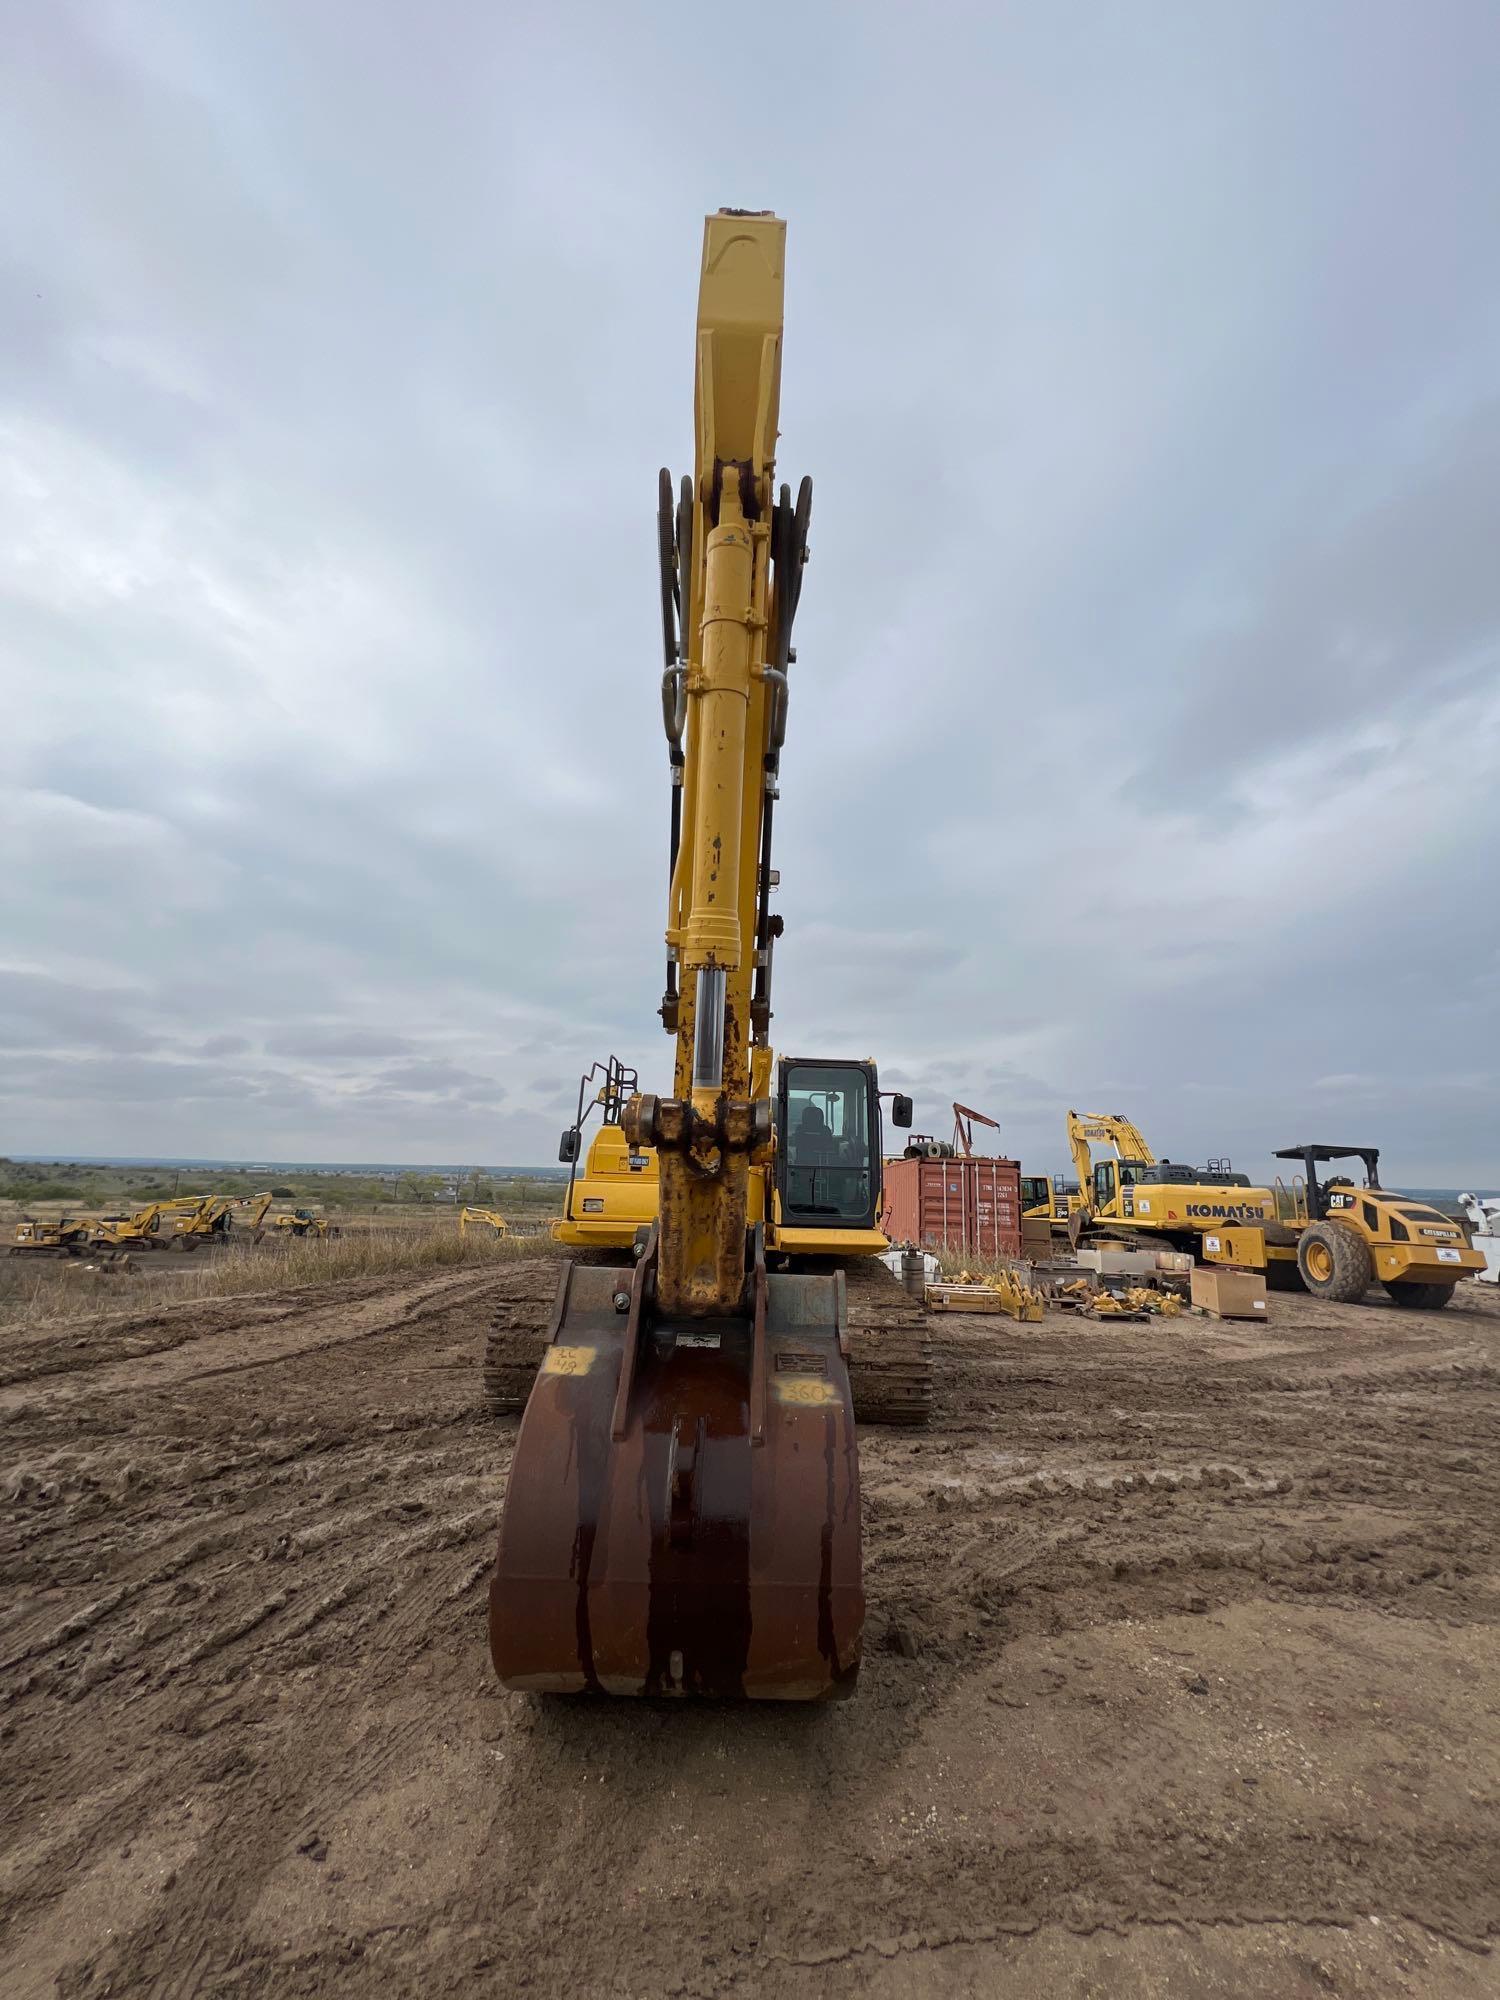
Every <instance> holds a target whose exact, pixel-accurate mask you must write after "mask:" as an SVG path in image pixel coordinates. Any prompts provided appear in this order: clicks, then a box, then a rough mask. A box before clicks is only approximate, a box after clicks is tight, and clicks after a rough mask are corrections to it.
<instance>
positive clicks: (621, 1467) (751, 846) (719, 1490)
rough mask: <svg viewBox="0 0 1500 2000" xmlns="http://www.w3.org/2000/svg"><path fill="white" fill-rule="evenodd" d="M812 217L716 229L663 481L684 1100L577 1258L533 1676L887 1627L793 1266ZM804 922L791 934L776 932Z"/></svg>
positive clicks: (530, 1414)
mask: <svg viewBox="0 0 1500 2000" xmlns="http://www.w3.org/2000/svg"><path fill="white" fill-rule="evenodd" d="M785 234H786V231H785V225H784V223H782V222H781V221H779V220H778V219H777V218H776V217H775V216H772V215H755V214H745V213H743V212H741V211H737V210H721V211H720V212H719V213H718V214H717V215H712V216H710V217H709V218H708V221H707V223H706V226H705V230H704V242H703V261H702V267H701V273H700V284H699V299H698V331H697V345H696V374H695V393H694V428H695V444H696V448H695V469H694V475H693V477H692V479H691V480H686V481H684V482H683V487H682V490H681V493H680V495H679V496H678V498H677V500H676V503H675V506H674V502H673V489H672V483H671V479H670V476H669V475H668V474H666V473H663V474H662V476H661V482H660V497H659V510H658V531H659V542H660V549H661V555H662V605H663V624H664V640H665V671H664V674H663V684H662V710H663V719H664V722H665V725H666V733H667V742H668V759H669V765H670V769H671V776H672V785H673V810H672V852H671V879H670V886H669V892H668V906H667V929H666V941H667V950H668V970H667V987H666V993H665V995H664V998H663V1001H662V1019H663V1022H664V1024H665V1026H666V1027H667V1029H668V1031H669V1033H671V1034H672V1035H673V1036H674V1039H675V1062H674V1070H673V1085H672V1095H671V1096H670V1097H656V1096H652V1095H645V1096H642V1095H636V1096H634V1097H632V1098H631V1099H630V1101H629V1102H628V1103H626V1104H625V1105H624V1107H623V1110H622V1113H621V1128H622V1130H623V1133H624V1136H625V1139H626V1141H627V1143H628V1144H629V1146H630V1147H632V1148H651V1149H653V1150H654V1152H655V1155H656V1160H657V1169H658V1174H659V1178H660V1195H659V1211H658V1220H657V1222H656V1223H655V1225H654V1226H652V1227H651V1228H650V1230H649V1234H648V1238H647V1242H646V1245H645V1248H644V1251H643V1253H642V1254H641V1256H640V1257H639V1258H638V1259H637V1261H636V1264H635V1267H634V1270H633V1271H631V1272H628V1273H626V1272H622V1271H618V1270H609V1269H606V1268H600V1267H590V1266H575V1265H570V1266H568V1267H567V1269H566V1271H565V1273H564V1278H563V1283H562V1287H561V1290H560V1293H559V1297H558V1300H557V1304H556V1308H555V1313H554V1321H553V1330H552V1335H551V1339H550V1342H549V1344H548V1347H547V1350H546V1353H545V1355H544V1357H543V1360H542V1364H541V1368H540V1372H539V1373H538V1375H537V1378H536V1383H535V1386H534V1388H533V1389H532V1392H531V1396H530V1400H529V1401H528V1403H527V1406H526V1411H525V1415H524V1417H523V1418H522V1422H521V1430H520V1435H519V1437H518V1439H517V1442H516V1450H515V1456H514V1459H513V1461H512V1465H511V1473H510V1482H509V1486H508V1489H507V1494H506V1502H505V1512H504V1516H503V1519H502V1522H501V1530H500V1546H499V1552H498V1555H497V1559H496V1566H495V1574H494V1579H493V1582H492V1585H491V1591H490V1648H491V1653H492V1656H493V1659H494V1663H495V1667H496V1670H497V1672H498V1673H499V1675H500V1677H501V1679H502V1680H503V1681H505V1682H506V1684H507V1685H509V1686H511V1687H516V1688H525V1689H533V1690H539V1691H552V1692H578V1691H582V1690H584V1689H603V1690H605V1691H607V1692H611V1693H618V1694H713V1695H752V1696H760V1697H769V1698H779V1699H802V1700H807V1699H818V1698H821V1697H826V1696H829V1695H837V1694H847V1693H848V1692H849V1691H850V1690H851V1689H852V1687H853V1685H854V1679H855V1675H856V1674H857V1671H858V1667H859V1658H860V1640H861V1633H862V1628H863V1622H864V1595H863V1586H862V1581H861V1571H860V1518H859V1470H858V1460H857V1456H856V1449H855V1436H854V1417H853V1406H852V1399H851V1394H850V1386H849V1372H848V1343H847V1339H846V1330H845V1314H844V1279H843V1275H842V1273H841V1272H837V1271H835V1272H833V1273H830V1274H827V1275H823V1276H817V1277H809V1276H800V1275H799V1276H787V1275H780V1274H777V1275H772V1274H770V1273H768V1271H767V1269H766V1262H765V1249H764V1230H763V1226H762V1225H761V1224H755V1225H753V1226H752V1224H751V1220H750V1202H749V1187H750V1178H751V1170H752V1168H754V1167H757V1166H764V1165H766V1164H767V1163H769V1161H770V1160H771V1158H772V1156H773V1153H774V1148H775V1138H774V1121H773V1111H772V1100H771V1053H770V1048H769V1042H768V1028H769V1021H770V998H769V995H770V959H771V942H772V936H773V922H772V919H771V918H770V916H769V913H768V907H767V904H768V897H769V893H770V888H771V881H772V871H771V866H770V855H771V840H770V833H771V808H772V802H773V801H774V799H775V796H776V779H777V774H778V768H779V754H780V749H781V742H782V736H783V733H784V730H785V726H786V689H787V666H788V663H789V661H790V658H791V648H790V636H791V629H792V618H793V615H794V613H795V610H796V604H797V598H798V595H799V593H800V588H801V574H802V565H803V563H804V561H805V558H806V537H807V524H808V518H809V512H810V506H811V488H810V483H809V482H807V481H804V482H803V485H802V490H801V492H800V494H799V496H798V500H797V502H796V504H795V505H794V504H793V502H792V499H791V494H790V491H789V489H788V488H786V487H782V488H781V490H780V492H779V493H778V492H777V490H776V488H775V485H774V474H775V466H774V453H775V447H776V437H777V423H778V410H779V403H780V384H781V338H782V288H783V254H784V248H785ZM778 928H779V927H778Z"/></svg>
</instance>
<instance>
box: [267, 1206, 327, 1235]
mask: <svg viewBox="0 0 1500 2000" xmlns="http://www.w3.org/2000/svg"><path fill="white" fill-rule="evenodd" d="M270 1226H271V1228H272V1229H274V1230H275V1231H276V1232H277V1234H278V1235H279V1236H281V1237H282V1238H283V1240H284V1239H285V1238H286V1237H288V1236H315V1237H316V1238H317V1239H318V1241H319V1242H320V1243H326V1242H327V1241H328V1239H329V1238H330V1237H334V1236H338V1235H340V1234H341V1231H340V1229H339V1227H338V1224H337V1223H334V1222H330V1221H329V1220H328V1217H327V1216H326V1215H314V1214H313V1212H312V1210H311V1209H310V1208H288V1209H283V1210H282V1212H281V1214H280V1215H273V1216H272V1218H271V1223H270Z"/></svg>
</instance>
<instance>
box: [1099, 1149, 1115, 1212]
mask: <svg viewBox="0 0 1500 2000" xmlns="http://www.w3.org/2000/svg"><path fill="white" fill-rule="evenodd" d="M1119 1208H1120V1171H1119V1163H1118V1161H1115V1160H1100V1161H1099V1163H1098V1164H1097V1166H1096V1167H1095V1168H1094V1212H1095V1214H1096V1215H1118V1214H1119Z"/></svg>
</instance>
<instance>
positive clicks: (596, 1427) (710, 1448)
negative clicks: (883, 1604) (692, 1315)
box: [490, 1246, 864, 1701]
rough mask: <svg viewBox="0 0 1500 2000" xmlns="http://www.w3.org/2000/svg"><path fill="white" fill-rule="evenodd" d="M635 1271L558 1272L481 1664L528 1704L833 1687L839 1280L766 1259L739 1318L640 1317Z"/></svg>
mask: <svg viewBox="0 0 1500 2000" xmlns="http://www.w3.org/2000/svg"><path fill="white" fill-rule="evenodd" d="M653 1251H654V1246H653ZM652 1267H653V1256H652V1254H650V1253H648V1256H647V1257H644V1258H643V1259H642V1260H641V1262H640V1263H638V1264H637V1265H636V1267H635V1269H634V1271H633V1272H631V1271H620V1270H608V1269H604V1268H601V1267H597V1266H589V1265H569V1266H568V1267H567V1269H566V1271H565V1272H564V1275H563V1279H562V1284H561V1286H560V1289H559V1295H558V1299H557V1303H556V1306H555V1309H554V1315H553V1328H552V1337H551V1340H550V1343H549V1345H548V1347H547V1350H546V1353H545V1356H544V1358H543V1361H542V1365H541V1369H540V1371H539V1373H538V1375H537V1379H536V1384H535V1386H534V1388H533V1390H532V1392H531V1398H530V1400H529V1402H528V1403H527V1406H526V1413H525V1415H524V1417H523V1418H522V1420H521V1429H520V1435H519V1437H518V1439H517V1442H516V1449H515V1456H514V1458H513V1460H512V1464H511V1473H510V1484H509V1488H508V1490H507V1493H506V1499H505V1512H504V1515H503V1517H502V1520H501V1526H500V1548H499V1554H498V1557H497V1560H496V1564H495V1571H494V1576H493V1580H492V1582H491V1585H490V1651H491V1654H492V1656H493V1659H494V1662H495V1670H496V1672H497V1673H498V1674H499V1676H500V1678H501V1680H502V1681H504V1683H505V1684H506V1686H507V1687H512V1688H520V1689H526V1690H530V1691H533V1692H538V1693H555V1694H576V1693H582V1692H584V1691H585V1690H596V1691H603V1692H605V1693H608V1694H631V1695H680V1694H701V1695H724V1696H750V1697H753V1698H758V1699H763V1700H781V1701H816V1700H822V1699H826V1698H828V1697H831V1696H839V1695H847V1694H850V1693H852V1692H853V1689H854V1683H855V1678H856V1676H857V1674H858V1671H859V1659H860V1639H861V1632H862V1628H863V1625H864V1588H863V1583H862V1580H861V1574H860V1516H859V1463H858V1458H857V1456H856V1449H855V1436H854V1415H853V1408H852V1404H851V1399H850V1391H849V1374H848V1367H847V1356H846V1349H845V1340H844V1333H843V1328H844V1281H843V1274H842V1273H841V1272H838V1273H834V1274H832V1275H830V1276H826V1277H825V1276H818V1277H782V1276H775V1277H769V1276H767V1274H766V1271H765V1268H764V1265H763V1264H762V1265H760V1266H759V1268H758V1269H757V1270H756V1271H755V1273H754V1274H753V1276H752V1279H751V1281H750V1290H751V1293H752V1296H753V1301H754V1311H753V1314H752V1315H749V1316H746V1317H744V1318H725V1319H691V1320H683V1321H680V1322H678V1323H676V1324H673V1323H672V1322H670V1321H669V1320H665V1319H660V1318H655V1317H653V1313H652V1310H651V1305H650V1294H651V1290H652V1285H651V1277H652Z"/></svg>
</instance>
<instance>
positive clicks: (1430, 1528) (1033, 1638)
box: [0, 1264, 1500, 2000]
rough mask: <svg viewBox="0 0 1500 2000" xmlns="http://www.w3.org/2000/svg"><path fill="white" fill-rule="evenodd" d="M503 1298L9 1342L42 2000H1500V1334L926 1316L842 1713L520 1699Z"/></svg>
mask: <svg viewBox="0 0 1500 2000" xmlns="http://www.w3.org/2000/svg"><path fill="white" fill-rule="evenodd" d="M544 1281H545V1282H550V1279H549V1278H547V1275H546V1274H544V1273H543V1272H541V1271H540V1270H539V1268H538V1267H535V1266H528V1265H516V1264H512V1265H510V1266H507V1267H502V1268H498V1269H497V1268H495V1267H486V1268H484V1269H481V1270H478V1271H476V1270H472V1269H463V1268H458V1269H451V1270H442V1271H437V1272H429V1273H424V1274H422V1275H420V1276H416V1277H411V1276H408V1277H402V1278H396V1279H391V1278H383V1279H379V1278H377V1279H369V1280H365V1281H361V1282H357V1283H353V1284H346V1285H344V1286H342V1287H327V1286H325V1287H320V1288H318V1289H315V1290H310V1291H304V1292H300V1293H294V1294H288V1295H285V1296H282V1297H280V1298H275V1299H263V1300H259V1301H247V1300H243V1299H229V1300H222V1301H214V1302H210V1303H206V1304H205V1303H202V1302H200V1303H197V1304H185V1305H180V1306H166V1307H163V1308H151V1309H150V1310H148V1311H144V1312H139V1313H136V1314H135V1315H134V1316H131V1315H130V1314H129V1313H128V1312H127V1313H125V1314H122V1315H120V1316H118V1317H115V1318H113V1319H111V1320H108V1321H105V1322H100V1323H91V1324H88V1325H85V1326H75V1327H71V1328H70V1327H56V1326H54V1327H52V1328H50V1329H41V1330H33V1331H29V1332H25V1333H18V1334H15V1335H13V1336H12V1335H8V1336H7V1337H6V1340H5V1343H4V1345H3V1347H0V1480H3V1491H0V1580H3V1591H0V1992H3V1993H4V1994H5V1995H6V1996H7V2000H37V1996H44V1995H51V1994H53V1993H58V1994H61V1995H65V1996H79V2000H82V1997H83V1996H89V1997H90V2000H92V1996H96V1995H105V1994H111V1995H121V1994H127V1993H129V1994H134V1993H149V1994H152V1995H160V1996H171V2000H187V1996H190V1995H198V1994H210V1995H257V1994H272V1993H274V1994H277V1995H281V1994H286V1995H314V1994H317V1995H323V1994H346V1993H347V1994H362V1995H363V1994H381V1995H397V1996H403V1995H411V1996H416V1995H418V1994H420V1995H423V1996H433V1995H447V1994H459V1993H463V1994H468V1993H476V1994H484V1993H494V1994H511V1993H524V1994H527V1995H530V1996H537V2000H552V1996H559V2000H561V1996H568V2000H577V1997H578V1996H585V2000H586V1996H592V1995H595V1994H600V1995H619V1996H624V1995H631V1996H646V1995H650V1996H657V1995H676V1994H694V1995H697V1994H701V1995H714V1996H717V1995H726V1996H729V1995H733V1996H739V1995H745V1996H750V1995H756V1996H761V1995H764V1996H770V2000H804V1996H806V1997H807V2000H811V1996H814V1995H816V1996H833V2000H839V1996H845V1995H854V1994H859V1995H871V1996H879V2000H888V1997H889V1996H897V1995H902V1996H905V1995H914V1996H918V2000H956V1997H957V1996H967V1995H974V1996H979V1995H984V1996H1000V2000H1022V1996H1028V1997H1029V1996H1034V1995H1037V1994H1058V1995H1068V1996H1073V1995H1078V1996H1083V1995H1100V1996H1104V1995H1108V1996H1110V1997H1111V2000H1117V1997H1118V1996H1137V1995H1139V1996H1145V1995H1155V1996H1171V1997H1172V2000H1177V1997H1178V1996H1181V2000H1189V1996H1192V2000H1196V1996H1200V1995H1219V1994H1222V1995H1225V1996H1234V2000H1245V1996H1260V1995H1265V1996H1276V2000H1282V1996H1296V1995H1308V1996H1319V1997H1320V2000H1321V1996H1326V1995H1330V1994H1332V1995H1349V1996H1356V1995H1357V1996H1375V1995H1379V1996H1385V1995H1392V1994H1422V1995H1429V1994H1442V1995H1450V1994H1451V1995H1462V1996H1468V1995H1480V1994H1493V1993H1496V1992H1497V1991H1500V1954H1496V1955H1495V1956H1491V1955H1490V1950H1489V1944H1490V1942H1492V1941H1493V1940H1494V1938H1495V1936H1496V1934H1497V1932H1500V1715H1497V1705H1500V1647H1497V1645H1496V1643H1495V1639H1496V1624H1497V1617H1500V1575H1497V1568H1500V1565H1497V1554H1496V1537H1497V1533H1500V1483H1497V1467H1500V1452H1497V1446H1500V1395H1497V1387H1500V1300H1497V1299H1496V1298H1495V1296H1494V1295H1493V1294H1492V1293H1489V1294H1486V1293H1481V1292H1480V1291H1479V1290H1478V1288H1474V1287H1469V1288H1466V1289H1465V1290H1464V1291H1462V1292H1461V1293H1460V1296H1459V1299H1458V1300H1456V1301H1455V1304H1454V1306H1453V1307H1452V1308H1451V1309H1450V1310H1449V1311H1448V1312H1446V1313H1440V1314H1432V1315H1410V1314H1406V1313H1401V1312H1398V1311H1396V1310H1395V1309H1394V1308H1393V1307H1390V1306H1388V1305H1386V1304H1385V1303H1384V1302H1383V1301H1382V1302H1381V1303H1378V1304H1377V1303H1374V1302H1372V1303H1371V1304H1370V1305H1368V1306H1366V1307H1362V1308H1361V1307H1328V1306H1318V1305H1314V1304H1312V1303H1311V1302H1309V1301H1307V1300H1305V1299H1296V1298H1287V1297H1284V1296H1278V1295H1273V1299H1272V1316H1271V1319H1270V1321H1269V1323H1268V1324H1264V1325H1250V1326H1243V1325H1239V1324H1230V1323H1223V1324H1221V1323H1219V1322H1215V1321H1207V1320H1202V1319H1198V1318H1193V1319H1179V1320H1175V1321H1164V1322H1159V1323H1153V1324H1151V1325H1145V1326H1143V1325H1127V1326H1121V1327H1116V1328H1113V1329H1111V1328H1109V1327H1108V1326H1091V1325H1080V1324H1077V1323H1075V1322H1072V1321H1068V1320H1063V1319H1052V1320H1049V1321H1048V1322H1047V1323H1046V1324H1044V1325H1041V1326H1028V1327H1018V1326H1015V1325H1013V1324H1012V1323H1011V1322H1009V1321H1008V1320H989V1319H969V1318H964V1319H960V1318H956V1317H954V1318H943V1319H935V1320H934V1322H933V1324H934V1330H935V1334H936V1337H937V1340H938V1368H937V1385H938V1397H939V1407H938V1412H937V1417H936V1421H935V1422H934V1424H933V1426H932V1428H931V1429H930V1431H928V1432H927V1433H925V1434H912V1433H907V1434H904V1435H903V1434H897V1433H894V1432H885V1433H876V1432H873V1431H868V1432H866V1433H865V1434H864V1436H863V1439H862V1445H861V1463H862V1469H863V1478H864V1485H865V1513H866V1565H867V1587H868V1593H869V1623H868V1628H867V1650H866V1660H865V1667H864V1671H863V1675H862V1678H861V1682H860V1686H859V1691H858V1693H857V1695H856V1697H855V1698H854V1700H852V1701H850V1702H847V1703H843V1704H838V1705H834V1706H832V1707H828V1708H822V1709H818V1710H801V1709H791V1710H785V1709H783V1710H773V1709H767V1708H750V1707H746V1708H727V1707H706V1706H705V1707H684V1706H672V1705H669V1704H651V1703H609V1702H607V1701H604V1700H599V1701H586V1702H582V1703H568V1702H558V1701H553V1702H539V1701H535V1700H531V1699H527V1698H525V1697H521V1696H517V1695H510V1694H506V1693H505V1692H503V1691H502V1690H501V1689H500V1688H499V1686H498V1685H497V1684H496V1683H495V1682H494V1681H493V1679H492V1677H491V1674H490V1669H489V1663H488V1659H487V1656H486V1652H485V1643H484V1618H485V1599H484V1578H485V1571H486V1568H487V1565H488V1561H489V1557H490V1551H491V1546H492V1542H493V1538H494V1532H495V1526H496V1521H497V1518H498V1514H499V1509H500V1503H501V1499H502V1497H503V1494H504V1488H505V1478H506V1468H507V1463H508V1459H509V1455H510V1450H511V1445H512V1441H513V1438H514V1434H515V1425H514V1423H513V1422H509V1421H503V1422H502V1421H496V1420H493V1419H490V1418H488V1417H487V1416H486V1415H485V1414H484V1412H483V1411H482V1409H481V1407H480V1404H479V1400H478V1387H479V1361H480V1348H481V1343H482V1338H483V1332H484V1328H485V1325H486V1322H487V1320H488V1317H489V1314H490V1311H491V1309H492V1307H493V1303H494V1301H495V1299H496V1297H497V1295H499V1294H500V1293H502V1292H504V1291H505V1290H506V1289H507V1288H514V1287H517V1286H521V1285H525V1284H528V1283H530V1284H538V1283H542V1282H544Z"/></svg>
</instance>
